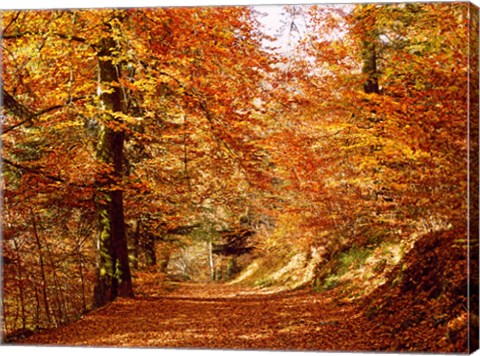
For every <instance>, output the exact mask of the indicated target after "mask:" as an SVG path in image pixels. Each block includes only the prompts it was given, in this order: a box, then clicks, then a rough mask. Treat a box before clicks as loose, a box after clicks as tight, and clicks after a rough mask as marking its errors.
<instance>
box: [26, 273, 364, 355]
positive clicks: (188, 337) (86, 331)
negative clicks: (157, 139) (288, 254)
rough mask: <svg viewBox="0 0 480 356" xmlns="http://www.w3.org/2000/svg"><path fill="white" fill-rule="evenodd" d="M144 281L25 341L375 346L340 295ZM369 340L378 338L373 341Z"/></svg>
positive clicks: (243, 346) (311, 347) (241, 346)
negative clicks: (128, 294) (129, 294)
mask: <svg viewBox="0 0 480 356" xmlns="http://www.w3.org/2000/svg"><path fill="white" fill-rule="evenodd" d="M154 287H155V283H154V282H152V281H150V282H149V283H148V282H146V283H145V284H144V285H142V286H141V288H138V289H137V290H138V292H137V297H136V298H135V299H133V300H127V299H120V300H118V301H116V302H114V303H112V304H111V305H109V306H107V307H104V308H101V309H99V310H96V311H94V312H92V313H89V314H88V315H86V316H84V317H83V318H82V319H81V320H79V321H77V322H74V323H72V324H69V325H67V326H65V327H62V328H59V329H56V330H50V331H46V332H43V333H39V334H37V335H35V336H33V337H30V338H28V339H26V340H24V342H23V344H52V345H53V344H57V345H58V344H60V345H77V346H78V345H97V346H100V345H102V346H129V347H132V346H138V347H140V346H144V347H160V348H221V349H270V350H279V349H280V350H368V349H370V350H371V349H372V345H370V344H369V340H368V338H367V340H365V338H366V336H368V335H367V333H366V332H365V331H366V330H365V328H362V324H363V322H362V320H361V317H360V316H359V315H358V314H356V312H355V310H354V308H353V307H352V306H341V305H338V304H336V303H335V301H334V298H333V296H334V293H333V292H327V293H311V292H308V291H294V292H285V293H278V294H260V293H259V292H258V291H256V292H255V291H252V290H248V289H242V288H238V287H233V286H226V285H218V284H197V283H182V284H178V285H171V286H170V290H169V291H166V290H163V291H162V290H160V289H158V288H157V289H155V288H154ZM370 341H372V340H371V339H370Z"/></svg>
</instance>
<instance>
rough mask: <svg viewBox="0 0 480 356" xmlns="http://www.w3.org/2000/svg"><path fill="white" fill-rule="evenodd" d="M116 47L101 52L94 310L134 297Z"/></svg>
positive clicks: (107, 45)
mask: <svg viewBox="0 0 480 356" xmlns="http://www.w3.org/2000/svg"><path fill="white" fill-rule="evenodd" d="M115 48H116V43H115V41H114V40H113V38H111V37H107V38H105V39H103V40H102V42H101V46H100V50H99V52H98V56H97V58H98V63H99V77H100V83H99V84H100V86H101V89H103V90H105V91H104V92H102V93H101V94H100V102H101V106H102V107H101V108H100V111H102V114H103V117H102V124H103V126H102V127H101V129H100V133H99V142H98V146H97V160H98V161H99V162H100V163H102V164H103V165H104V167H102V169H101V173H100V176H99V177H98V180H97V191H96V200H95V203H96V214H97V219H98V237H97V238H98V262H97V284H96V287H95V291H94V306H95V307H100V306H102V305H105V304H106V303H108V302H109V301H112V300H114V299H115V298H116V297H118V296H120V297H133V287H132V278H131V274H130V267H129V264H128V246H127V237H126V229H125V219H124V213H123V191H122V187H121V184H122V178H123V160H124V159H123V146H124V141H125V133H124V132H123V129H122V128H121V127H120V124H122V122H121V118H119V117H118V116H116V115H112V113H123V114H124V113H125V111H126V109H125V108H126V103H125V102H124V101H123V100H122V93H121V89H120V88H119V87H118V82H119V71H117V68H116V67H115V65H114V64H113V61H112V58H113V57H114V53H113V51H114V50H115Z"/></svg>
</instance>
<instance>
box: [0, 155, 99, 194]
mask: <svg viewBox="0 0 480 356" xmlns="http://www.w3.org/2000/svg"><path fill="white" fill-rule="evenodd" d="M2 162H3V163H6V164H8V165H9V166H12V167H14V168H16V169H18V170H21V171H25V172H28V173H32V174H35V175H38V176H41V177H43V178H46V179H49V180H52V181H54V182H60V183H65V184H69V185H71V186H74V187H79V188H90V187H92V185H88V184H80V183H71V182H67V181H65V179H63V178H61V177H58V176H52V175H50V174H46V173H44V172H42V171H41V170H39V169H36V168H33V167H27V166H23V165H21V164H19V163H15V162H12V161H10V160H9V159H7V158H5V157H2Z"/></svg>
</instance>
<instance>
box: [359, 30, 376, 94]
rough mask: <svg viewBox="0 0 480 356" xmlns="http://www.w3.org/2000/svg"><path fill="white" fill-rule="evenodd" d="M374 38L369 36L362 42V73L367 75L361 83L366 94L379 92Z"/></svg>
mask: <svg viewBox="0 0 480 356" xmlns="http://www.w3.org/2000/svg"><path fill="white" fill-rule="evenodd" d="M374 40H375V39H374V38H371V39H367V40H365V41H364V42H363V53H362V60H363V67H362V73H363V74H366V75H367V79H366V81H365V83H363V90H364V91H365V93H367V94H372V93H376V94H378V93H380V88H379V86H378V72H377V48H376V45H375V42H374Z"/></svg>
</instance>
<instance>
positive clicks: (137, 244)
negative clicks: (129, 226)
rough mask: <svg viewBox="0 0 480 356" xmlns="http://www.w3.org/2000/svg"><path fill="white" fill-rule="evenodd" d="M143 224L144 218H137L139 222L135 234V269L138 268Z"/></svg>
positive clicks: (133, 265)
mask: <svg viewBox="0 0 480 356" xmlns="http://www.w3.org/2000/svg"><path fill="white" fill-rule="evenodd" d="M141 226H142V219H141V218H138V219H137V224H136V226H135V233H134V235H133V264H132V267H133V268H134V269H138V258H139V255H140V231H141Z"/></svg>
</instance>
